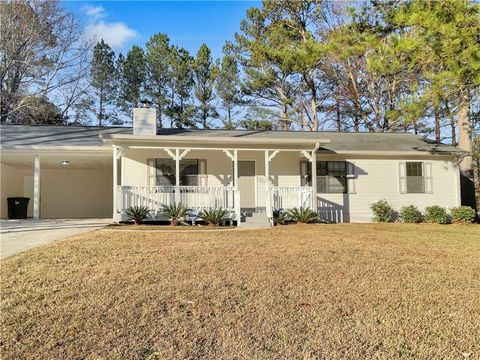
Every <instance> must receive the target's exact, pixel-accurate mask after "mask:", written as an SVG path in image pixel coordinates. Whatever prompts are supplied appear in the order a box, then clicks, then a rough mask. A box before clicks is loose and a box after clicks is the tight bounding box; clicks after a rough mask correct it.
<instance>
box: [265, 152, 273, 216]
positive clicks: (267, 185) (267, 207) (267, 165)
mask: <svg viewBox="0 0 480 360" xmlns="http://www.w3.org/2000/svg"><path fill="white" fill-rule="evenodd" d="M268 157H269V156H268V150H265V195H266V198H265V211H266V213H267V216H268V217H271V216H272V214H271V211H272V209H271V205H270V160H269V158H268Z"/></svg>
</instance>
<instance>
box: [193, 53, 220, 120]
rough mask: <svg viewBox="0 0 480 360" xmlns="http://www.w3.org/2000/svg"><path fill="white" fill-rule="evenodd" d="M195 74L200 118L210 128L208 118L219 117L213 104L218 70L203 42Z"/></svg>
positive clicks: (196, 62) (197, 56)
mask: <svg viewBox="0 0 480 360" xmlns="http://www.w3.org/2000/svg"><path fill="white" fill-rule="evenodd" d="M193 75H194V79H195V88H194V93H195V97H196V98H197V100H198V102H199V106H198V110H197V111H198V114H197V116H198V119H199V123H200V124H201V125H202V127H203V128H204V129H205V128H208V127H209V125H208V119H209V118H215V117H218V113H217V111H216V109H215V107H214V106H213V105H212V100H213V99H214V97H215V96H214V93H213V85H214V82H215V77H216V71H215V67H214V63H213V59H212V56H211V52H210V49H209V48H208V46H207V45H206V44H202V45H201V46H200V48H199V49H198V52H197V55H196V57H195V63H194V70H193Z"/></svg>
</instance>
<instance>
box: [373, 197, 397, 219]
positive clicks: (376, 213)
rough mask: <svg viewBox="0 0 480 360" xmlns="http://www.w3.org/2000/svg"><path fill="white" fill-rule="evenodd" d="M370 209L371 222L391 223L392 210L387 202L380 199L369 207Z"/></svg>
mask: <svg viewBox="0 0 480 360" xmlns="http://www.w3.org/2000/svg"><path fill="white" fill-rule="evenodd" d="M370 209H371V210H372V212H373V218H372V220H373V221H375V222H385V223H387V222H392V221H393V208H392V206H391V205H390V204H389V203H388V201H387V200H385V199H382V200H379V201H377V202H374V203H373V204H371V205H370Z"/></svg>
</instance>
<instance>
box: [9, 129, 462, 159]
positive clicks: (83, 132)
mask: <svg viewBox="0 0 480 360" xmlns="http://www.w3.org/2000/svg"><path fill="white" fill-rule="evenodd" d="M0 133H1V137H0V139H1V147H2V149H9V148H12V149H20V148H23V147H25V148H29V147H30V148H32V147H60V146H63V147H65V146H70V147H76V146H81V147H103V146H107V144H105V143H104V141H103V140H102V138H101V136H100V135H102V137H103V138H104V139H108V140H112V139H115V138H117V139H119V138H120V139H123V140H124V141H125V139H128V138H132V139H134V138H135V137H134V136H133V135H132V128H131V127H96V126H25V125H2V126H0ZM125 135H130V136H125ZM157 135H160V136H161V137H159V139H166V138H167V137H168V139H169V140H171V141H177V140H178V141H180V142H184V141H186V140H187V139H188V141H195V140H196V139H198V141H202V140H206V139H212V138H218V139H219V140H220V139H225V140H226V144H227V145H228V144H229V142H228V140H229V139H230V140H232V141H231V142H236V141H235V140H239V139H240V138H243V139H251V140H252V141H254V142H258V141H260V140H264V141H265V142H266V143H267V144H268V141H269V140H270V139H271V140H272V142H276V141H279V140H280V141H281V140H282V139H283V140H287V139H288V140H289V141H291V140H294V139H295V140H298V142H299V143H302V142H312V141H316V140H317V141H320V142H321V141H323V140H325V139H329V140H330V142H329V143H328V144H323V145H321V147H320V149H319V152H332V153H355V152H360V153H367V152H372V153H378V152H382V153H392V152H408V153H412V154H414V153H417V154H418V153H427V154H460V153H462V151H461V150H459V149H457V148H455V147H453V146H449V145H444V144H438V143H435V142H433V141H431V140H428V139H425V138H423V137H421V136H417V135H414V134H410V133H347V132H343V133H340V132H328V131H321V132H300V131H249V130H220V129H207V130H201V129H159V130H158V132H157ZM247 141H248V140H247Z"/></svg>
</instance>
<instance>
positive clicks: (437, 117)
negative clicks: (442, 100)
mask: <svg viewBox="0 0 480 360" xmlns="http://www.w3.org/2000/svg"><path fill="white" fill-rule="evenodd" d="M433 114H434V117H435V141H436V142H437V143H439V142H440V115H439V114H438V108H437V107H436V106H435V107H434V109H433Z"/></svg>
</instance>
